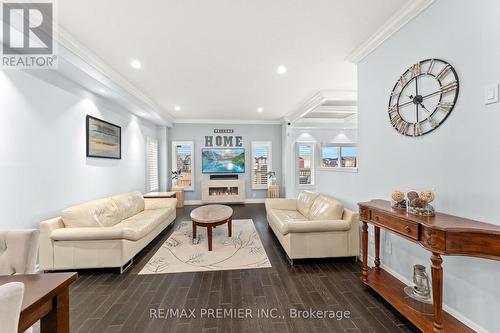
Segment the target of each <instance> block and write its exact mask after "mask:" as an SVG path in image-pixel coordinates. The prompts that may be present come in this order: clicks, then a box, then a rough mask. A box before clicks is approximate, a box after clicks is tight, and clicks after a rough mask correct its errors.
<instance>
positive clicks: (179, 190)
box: [172, 186, 184, 208]
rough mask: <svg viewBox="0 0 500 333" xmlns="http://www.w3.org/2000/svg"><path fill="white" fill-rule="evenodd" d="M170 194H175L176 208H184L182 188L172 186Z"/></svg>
mask: <svg viewBox="0 0 500 333" xmlns="http://www.w3.org/2000/svg"><path fill="white" fill-rule="evenodd" d="M172 192H175V197H176V198H177V208H182V207H184V187H179V186H172Z"/></svg>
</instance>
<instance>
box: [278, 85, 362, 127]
mask: <svg viewBox="0 0 500 333" xmlns="http://www.w3.org/2000/svg"><path fill="white" fill-rule="evenodd" d="M327 101H339V102H340V101H350V102H352V101H357V92H356V91H352V90H320V91H318V92H317V93H315V94H314V95H313V96H311V97H310V98H309V99H307V100H306V101H305V102H304V103H303V104H302V105H301V106H300V107H298V108H297V109H295V110H293V111H292V112H290V113H288V114H287V115H285V117H283V119H284V120H285V121H287V122H292V123H293V122H295V121H298V120H299V119H301V118H304V117H305V116H307V115H308V114H309V113H311V112H313V111H314V110H315V109H316V108H318V107H321V106H322V105H323V104H324V103H325V102H327Z"/></svg>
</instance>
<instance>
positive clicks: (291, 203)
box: [265, 198, 297, 210]
mask: <svg viewBox="0 0 500 333" xmlns="http://www.w3.org/2000/svg"><path fill="white" fill-rule="evenodd" d="M265 203H266V210H270V209H283V210H297V199H284V198H279V199H266V202H265Z"/></svg>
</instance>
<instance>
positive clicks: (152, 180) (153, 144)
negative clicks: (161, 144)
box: [146, 137, 160, 192]
mask: <svg viewBox="0 0 500 333" xmlns="http://www.w3.org/2000/svg"><path fill="white" fill-rule="evenodd" d="M146 167H147V175H146V190H147V191H148V192H157V191H158V190H159V189H160V185H159V181H158V140H157V139H154V138H150V137H148V138H147V139H146Z"/></svg>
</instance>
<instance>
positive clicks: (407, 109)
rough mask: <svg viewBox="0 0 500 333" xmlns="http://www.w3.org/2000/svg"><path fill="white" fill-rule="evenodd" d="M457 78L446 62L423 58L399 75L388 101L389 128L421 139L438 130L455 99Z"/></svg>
mask: <svg viewBox="0 0 500 333" xmlns="http://www.w3.org/2000/svg"><path fill="white" fill-rule="evenodd" d="M458 88H459V84H458V76H457V72H456V71H455V69H454V68H453V67H452V66H451V65H450V64H449V63H447V62H446V61H443V60H440V59H426V60H423V61H420V62H417V63H416V64H414V65H413V66H411V67H410V68H409V69H408V70H406V72H404V73H403V75H401V76H400V78H399V79H398V81H397V82H396V84H395V85H394V88H393V89H392V92H391V96H390V98H389V109H388V112H389V120H390V122H391V125H392V126H393V127H394V128H395V129H396V130H397V131H398V132H399V133H401V134H403V135H406V136H420V135H424V134H427V133H429V132H432V131H433V130H435V129H436V128H438V127H439V126H440V125H441V124H442V123H443V122H444V121H445V120H446V118H448V116H449V115H450V113H451V111H452V110H453V107H454V106H455V103H456V101H457V98H458Z"/></svg>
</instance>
